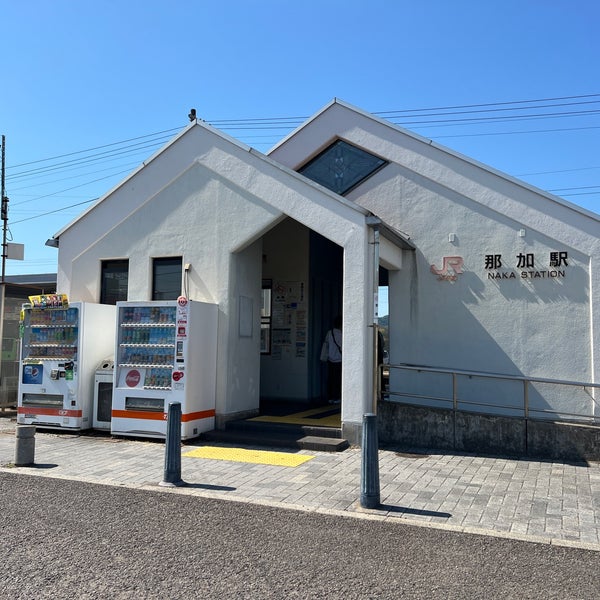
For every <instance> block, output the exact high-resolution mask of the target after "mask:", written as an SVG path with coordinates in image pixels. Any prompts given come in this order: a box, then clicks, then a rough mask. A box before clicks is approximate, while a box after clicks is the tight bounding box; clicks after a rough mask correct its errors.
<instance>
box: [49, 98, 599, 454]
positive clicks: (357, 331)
mask: <svg viewBox="0 0 600 600" xmlns="http://www.w3.org/2000/svg"><path fill="white" fill-rule="evenodd" d="M599 221H600V217H599V216H598V215H596V214H594V213H592V212H589V211H586V210H584V209H582V208H580V207H577V206H575V205H572V204H570V203H568V202H566V201H564V200H563V199H561V198H558V197H556V196H553V195H551V194H548V193H546V192H543V191H541V190H539V189H536V188H534V187H532V186H531V185H529V184H526V183H524V182H522V181H519V180H517V179H515V178H512V177H510V176H507V175H505V174H503V173H500V172H498V171H496V170H494V169H493V168H490V167H488V166H486V165H483V164H480V163H478V162H477V161H474V160H472V159H469V158H467V157H465V156H462V155H460V154H458V153H456V152H454V151H452V150H450V149H448V148H445V147H443V146H440V145H438V144H436V143H434V142H432V141H431V140H428V139H426V138H423V137H420V136H418V135H415V134H413V133H411V132H409V131H407V130H405V129H402V128H400V127H398V126H396V125H393V124H391V123H389V122H387V121H385V120H382V119H380V118H377V117H375V116H373V115H371V114H368V113H366V112H364V111H362V110H360V109H357V108H355V107H353V106H350V105H348V104H346V103H343V102H341V101H339V100H334V101H332V102H330V103H329V104H328V105H326V106H325V107H324V108H323V109H322V110H320V111H319V112H318V113H317V114H315V115H314V116H313V117H311V118H310V119H309V120H307V121H306V122H305V123H304V124H302V125H301V126H300V127H299V128H297V129H296V130H295V131H294V132H292V133H291V134H290V135H289V136H287V137H286V138H285V139H283V140H282V141H281V142H280V143H279V144H277V145H276V146H275V147H274V148H273V149H272V150H271V151H270V152H269V153H267V154H262V153H260V152H258V151H256V150H254V149H252V148H250V147H248V146H245V145H244V144H242V143H240V142H239V141H237V140H235V139H232V138H231V137H229V136H227V135H225V134H224V133H222V132H220V131H218V130H216V129H214V128H212V127H211V126H209V125H207V124H206V123H204V122H202V121H195V122H193V123H191V124H190V125H189V126H188V127H187V128H185V129H184V130H183V131H182V132H181V133H180V134H178V135H177V136H176V137H175V138H174V139H173V140H172V141H171V142H169V143H168V144H167V145H166V146H165V147H164V148H162V149H161V150H160V151H159V152H157V153H156V154H154V155H153V156H152V157H150V158H149V159H148V160H146V161H145V162H144V163H143V165H141V166H140V167H139V168H138V169H136V170H135V171H134V172H133V173H131V174H130V175H129V176H128V177H127V178H126V179H125V180H124V181H122V182H121V183H120V184H119V185H117V186H116V187H115V188H114V189H112V190H110V191H109V192H108V193H106V194H105V195H104V196H103V197H102V198H101V199H100V200H99V201H97V202H96V203H95V204H94V205H93V206H91V208H89V209H88V210H87V211H86V212H84V213H83V214H81V215H80V216H79V217H78V218H76V219H75V220H74V221H73V222H71V223H70V224H69V225H67V226H66V227H65V228H64V229H62V230H61V231H59V232H58V233H57V234H56V235H55V236H54V237H53V238H52V239H51V240H49V242H48V243H50V244H51V245H56V246H58V280H57V290H58V291H60V292H62V293H66V294H68V296H69V298H70V299H72V300H78V301H85V302H103V303H114V302H115V301H117V300H131V301H147V300H154V299H163V300H164V299H175V298H177V297H178V296H179V295H185V296H187V297H188V298H190V299H192V300H201V301H205V302H211V303H215V304H217V305H218V341H217V347H216V348H215V352H216V355H217V373H216V377H217V394H216V423H217V426H218V427H223V426H224V425H225V424H226V423H227V421H229V420H233V419H238V418H243V417H246V416H250V415H254V414H257V413H258V411H259V409H260V405H261V399H262V400H263V401H264V400H270V401H272V402H279V403H282V404H284V403H292V402H295V403H298V402H304V403H307V404H310V403H315V402H317V401H319V400H320V399H322V398H323V389H324V388H323V373H324V370H323V367H322V365H321V363H320V360H319V355H320V350H321V344H322V341H323V338H324V336H325V334H326V332H327V330H328V329H329V328H330V327H331V323H332V320H333V318H334V317H335V316H336V315H342V317H343V345H342V350H343V368H342V402H341V423H342V429H343V433H344V435H345V437H346V438H347V439H348V440H349V441H350V442H354V443H358V442H360V431H361V422H362V418H363V415H364V414H365V413H368V412H372V411H373V410H375V409H376V408H377V407H376V406H375V403H374V398H375V397H376V396H377V384H376V379H377V378H376V375H375V374H376V373H377V369H376V368H374V364H375V361H376V360H377V358H376V354H377V353H376V350H375V348H376V346H377V344H376V339H377V336H376V335H374V329H375V327H374V326H375V325H376V324H377V318H376V314H377V301H378V296H377V290H378V288H379V286H380V285H386V286H388V298H389V300H388V302H389V348H388V352H389V362H390V367H389V383H387V380H386V383H387V390H386V394H385V395H384V400H382V401H381V402H380V403H379V410H380V415H381V418H380V421H383V422H382V423H381V422H380V430H381V433H382V435H383V437H384V438H385V439H388V440H390V441H393V440H394V438H395V437H398V436H400V437H401V436H407V437H408V438H410V439H414V441H415V443H418V441H419V440H418V436H420V435H422V436H424V437H423V441H424V442H426V443H427V444H430V445H431V444H439V445H442V446H443V445H444V443H445V442H444V440H443V439H442V438H443V437H444V436H445V435H446V433H447V432H446V433H444V431H445V430H446V429H448V428H451V429H452V431H453V433H452V435H453V436H454V440H453V443H454V445H455V446H456V442H457V440H456V437H457V433H456V431H457V421H456V418H457V417H456V415H457V411H462V412H464V413H468V414H472V415H479V416H482V418H483V416H484V415H485V419H486V420H487V421H485V422H484V421H482V420H480V421H478V422H472V421H471V422H469V423H464V422H463V423H462V424H461V425H460V428H461V432H462V433H461V434H460V435H462V436H463V438H464V436H466V435H467V433H468V431H473V430H474V429H476V430H477V431H476V432H475V434H474V436H475V437H476V438H479V439H481V437H482V436H483V437H485V436H488V437H489V438H490V439H492V438H494V436H496V438H498V436H499V437H500V438H502V440H504V441H502V440H501V443H505V441H506V438H507V435H508V437H510V435H512V434H507V431H508V429H507V425H506V423H504V422H503V423H501V424H500V425H499V424H498V423H499V422H498V421H495V422H494V424H493V425H490V423H489V420H490V419H492V418H493V416H494V415H495V416H496V417H497V418H500V417H502V418H504V419H507V420H508V421H507V422H512V421H510V420H511V419H515V420H516V421H515V422H519V423H520V422H526V421H527V419H532V420H536V419H538V420H540V421H546V422H550V421H557V420H558V421H560V420H563V419H570V420H574V421H576V422H578V423H587V424H590V425H593V424H594V423H595V422H596V419H597V418H599V417H600V407H599V406H598V390H597V388H596V387H595V386H596V385H597V384H598V382H599V381H600V362H599V361H598V357H599V356H600V280H599V275H598V270H599V269H598V265H599V259H600V236H599V233H600V223H599ZM169 294H170V295H171V296H173V297H172V298H171V297H170V296H169ZM197 359H198V360H202V357H198V358H197ZM386 376H387V375H386ZM402 406H405V407H406V406H411V407H413V408H412V409H411V410H413V412H412V413H410V414H409V413H406V412H404V413H402V412H398V410H399V407H402ZM415 407H416V408H415ZM417 408H418V410H420V411H425V410H426V411H427V415H428V416H424V414H417V413H416V412H414V411H415V410H417ZM436 411H437V413H436ZM444 411H448V412H447V415H450V416H451V417H452V419H453V421H452V423H451V424H449V423H450V420H448V419H447V417H446V416H444V415H446V413H445V412H444ZM432 414H437V417H436V419H435V420H433V421H432V420H431V415H432ZM519 427H520V426H519ZM492 429H493V430H494V431H495V433H494V432H493V431H492ZM425 430H427V431H425ZM395 432H396V433H395ZM465 432H467V433H465ZM396 434H397V435H396ZM411 436H412V437H411ZM436 436H438V437H436ZM425 438H426V439H425ZM438 438H439V439H438ZM525 443H527V442H525ZM463 447H464V444H463Z"/></svg>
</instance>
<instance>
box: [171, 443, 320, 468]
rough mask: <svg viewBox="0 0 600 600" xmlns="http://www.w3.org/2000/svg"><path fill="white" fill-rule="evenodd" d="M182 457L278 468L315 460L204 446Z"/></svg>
mask: <svg viewBox="0 0 600 600" xmlns="http://www.w3.org/2000/svg"><path fill="white" fill-rule="evenodd" d="M182 456H187V457H189V458H208V459H211V460H228V461H230V462H242V463H254V464H258V465H273V466H276V467H298V466H300V465H302V464H304V463H305V462H308V461H309V460H311V459H313V458H314V456H310V455H308V454H290V453H288V452H270V451H268V450H246V449H245V448H221V447H218V446H202V447H201V448H196V449H195V450H190V451H189V452H186V453H185V454H182Z"/></svg>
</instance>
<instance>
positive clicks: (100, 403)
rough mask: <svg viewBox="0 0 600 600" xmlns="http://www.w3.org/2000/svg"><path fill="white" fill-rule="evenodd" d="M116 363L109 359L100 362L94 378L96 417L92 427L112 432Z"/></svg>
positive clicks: (93, 419) (94, 416)
mask: <svg viewBox="0 0 600 600" xmlns="http://www.w3.org/2000/svg"><path fill="white" fill-rule="evenodd" d="M114 372H115V361H114V360H113V359H112V358H107V359H105V360H103V361H101V362H100V364H99V365H98V368H97V369H96V375H95V377H94V415H93V418H92V427H93V428H94V429H104V430H106V431H110V420H111V412H112V393H113V377H114Z"/></svg>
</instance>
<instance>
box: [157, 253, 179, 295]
mask: <svg viewBox="0 0 600 600" xmlns="http://www.w3.org/2000/svg"><path fill="white" fill-rule="evenodd" d="M169 264H170V265H171V266H173V267H175V266H178V267H179V287H178V291H177V293H176V296H175V297H171V295H172V293H175V290H171V289H167V290H166V291H164V292H159V291H158V289H157V278H158V277H157V276H158V275H161V274H160V273H157V266H159V265H163V266H164V265H169ZM182 282H183V256H180V255H178V256H156V257H153V258H152V290H151V300H153V301H156V302H167V301H169V300H177V298H179V296H181V290H182ZM164 295H167V296H168V297H164Z"/></svg>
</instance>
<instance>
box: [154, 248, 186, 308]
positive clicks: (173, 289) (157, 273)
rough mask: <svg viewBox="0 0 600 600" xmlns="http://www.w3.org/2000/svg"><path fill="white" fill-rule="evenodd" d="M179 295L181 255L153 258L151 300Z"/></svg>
mask: <svg viewBox="0 0 600 600" xmlns="http://www.w3.org/2000/svg"><path fill="white" fill-rule="evenodd" d="M179 296H181V256H174V257H171V258H155V259H154V261H153V263H152V300H177V298H179Z"/></svg>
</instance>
